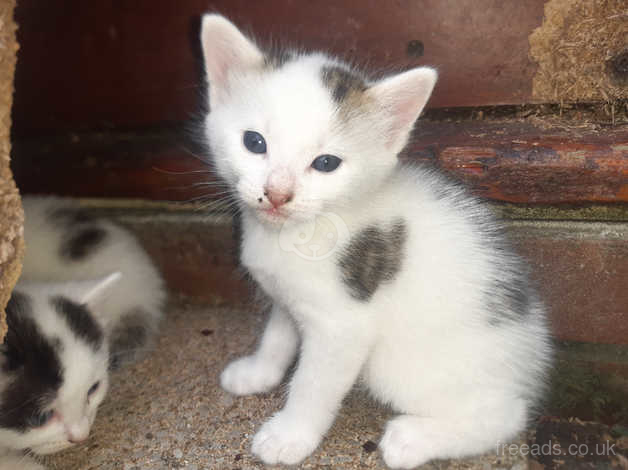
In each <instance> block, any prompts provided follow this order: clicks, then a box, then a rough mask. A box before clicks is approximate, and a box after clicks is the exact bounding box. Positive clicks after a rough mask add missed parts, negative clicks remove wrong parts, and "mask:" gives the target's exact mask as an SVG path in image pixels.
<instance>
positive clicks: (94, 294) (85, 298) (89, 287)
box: [77, 272, 122, 307]
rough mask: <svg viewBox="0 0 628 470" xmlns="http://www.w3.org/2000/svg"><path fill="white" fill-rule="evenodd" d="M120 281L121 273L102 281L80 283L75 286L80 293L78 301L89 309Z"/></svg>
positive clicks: (110, 275)
mask: <svg viewBox="0 0 628 470" xmlns="http://www.w3.org/2000/svg"><path fill="white" fill-rule="evenodd" d="M121 279H122V273H120V272H114V273H111V274H109V275H108V276H105V277H103V278H102V279H96V280H94V281H82V282H80V283H79V285H78V286H77V287H78V289H79V290H80V292H78V300H79V301H80V303H82V304H87V305H89V306H90V307H91V306H93V305H95V304H97V303H98V302H100V301H101V300H103V299H104V298H105V297H106V296H107V294H108V292H109V290H110V289H111V288H112V287H113V286H114V285H116V284H117V283H118V282H120V280H121Z"/></svg>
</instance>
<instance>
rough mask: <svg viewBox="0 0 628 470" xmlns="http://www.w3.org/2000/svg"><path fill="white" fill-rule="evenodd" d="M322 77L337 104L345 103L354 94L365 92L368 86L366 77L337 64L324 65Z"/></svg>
mask: <svg viewBox="0 0 628 470" xmlns="http://www.w3.org/2000/svg"><path fill="white" fill-rule="evenodd" d="M321 79H322V80H323V84H324V85H325V87H327V88H328V89H329V91H330V92H331V96H332V98H333V99H334V101H335V102H336V103H337V104H341V103H343V102H344V101H345V100H346V99H347V98H348V97H350V96H352V95H354V94H357V93H362V92H364V91H365V90H366V88H367V85H366V81H365V80H364V78H362V77H361V76H360V75H358V74H356V73H355V72H352V71H351V70H349V69H347V68H343V67H340V66H337V65H326V66H324V67H323V68H322V69H321Z"/></svg>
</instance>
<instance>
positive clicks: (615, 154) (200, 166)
mask: <svg viewBox="0 0 628 470" xmlns="http://www.w3.org/2000/svg"><path fill="white" fill-rule="evenodd" d="M193 154H196V156H193ZM14 157H15V158H14V161H13V165H14V170H15V175H16V180H17V182H18V184H19V186H20V187H21V189H22V190H23V191H24V192H38V193H42V192H44V193H58V194H66V195H73V196H91V197H138V198H147V199H157V200H170V201H186V200H191V199H194V198H198V197H201V196H203V195H207V196H208V197H209V198H210V199H211V198H212V197H213V196H212V195H213V194H215V193H216V192H217V189H216V188H215V187H210V186H207V185H204V183H207V182H211V181H214V178H213V177H212V175H211V173H210V172H209V167H208V166H207V165H206V164H205V163H203V162H202V161H201V160H200V159H199V158H203V156H202V152H201V151H200V150H199V149H193V148H192V145H191V144H188V143H186V142H185V140H184V139H183V137H182V136H181V134H179V133H173V132H165V131H164V132H160V133H155V134H117V133H114V134H109V135H108V134H88V135H81V136H77V135H74V136H72V135H68V136H66V137H57V138H51V139H39V140H32V139H27V140H17V141H16V142H15V146H14ZM401 157H402V158H403V159H406V160H414V161H417V162H420V163H422V164H426V165H434V166H436V167H440V168H442V169H444V170H446V171H448V172H449V173H451V174H452V176H454V177H455V178H458V179H462V180H464V181H465V182H467V183H468V184H469V185H470V186H471V188H472V189H473V190H474V192H475V193H476V194H478V195H480V196H483V197H486V198H488V199H492V200H497V201H508V202H522V203H576V202H628V125H624V126H618V127H614V128H611V127H609V128H604V129H600V128H585V129H581V128H579V129H578V131H577V132H576V131H575V130H574V129H565V128H564V127H555V128H550V129H542V128H541V127H539V126H537V125H532V124H530V123H529V122H527V121H525V120H510V121H495V122H493V121H488V122H485V121H467V122H430V121H423V122H421V123H420V125H419V127H418V129H417V131H416V135H415V138H414V139H413V142H412V143H411V144H410V145H409V146H408V149H407V150H406V152H404V154H403V155H402V156H401Z"/></svg>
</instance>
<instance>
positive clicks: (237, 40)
mask: <svg viewBox="0 0 628 470" xmlns="http://www.w3.org/2000/svg"><path fill="white" fill-rule="evenodd" d="M201 45H202V47H203V59H204V61H205V73H206V74H207V76H206V78H207V82H208V83H209V103H210V105H214V104H216V103H217V102H219V101H220V99H221V98H222V97H224V96H225V94H227V93H228V83H229V75H230V74H231V73H233V72H238V71H242V70H246V69H248V68H252V67H259V66H261V65H262V64H263V63H264V55H263V54H262V53H261V52H260V50H259V49H258V48H257V46H256V45H255V44H254V43H253V42H252V41H250V40H249V39H248V38H247V37H246V36H245V35H244V34H242V33H241V32H240V30H239V29H238V28H237V27H236V26H235V25H234V24H233V23H232V22H231V21H229V20H228V19H227V18H225V17H224V16H221V15H216V14H208V15H204V16H203V21H202V25H201Z"/></svg>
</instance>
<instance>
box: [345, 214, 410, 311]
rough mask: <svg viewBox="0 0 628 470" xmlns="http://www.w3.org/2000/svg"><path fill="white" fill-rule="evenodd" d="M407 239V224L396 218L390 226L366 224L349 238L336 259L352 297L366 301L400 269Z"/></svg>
mask: <svg viewBox="0 0 628 470" xmlns="http://www.w3.org/2000/svg"><path fill="white" fill-rule="evenodd" d="M407 238H408V229H407V227H406V223H405V221H404V220H403V219H401V218H398V219H395V220H393V222H392V224H390V225H389V226H385V225H371V226H369V227H366V228H365V229H363V230H362V231H361V232H360V233H358V234H357V235H356V236H354V237H353V238H352V239H351V241H350V242H349V244H348V245H347V247H346V248H344V249H343V251H342V254H341V256H340V259H339V261H338V266H339V268H340V272H341V275H342V280H343V282H344V284H345V286H346V287H347V289H348V290H349V294H350V295H351V297H353V298H354V299H356V300H359V301H361V302H366V301H368V300H370V299H371V297H373V294H375V292H376V291H377V289H378V288H379V286H380V284H382V283H385V282H390V281H392V280H393V279H394V278H395V276H396V275H397V273H398V272H399V270H400V269H401V262H402V259H403V256H404V250H405V243H406V240H407Z"/></svg>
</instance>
